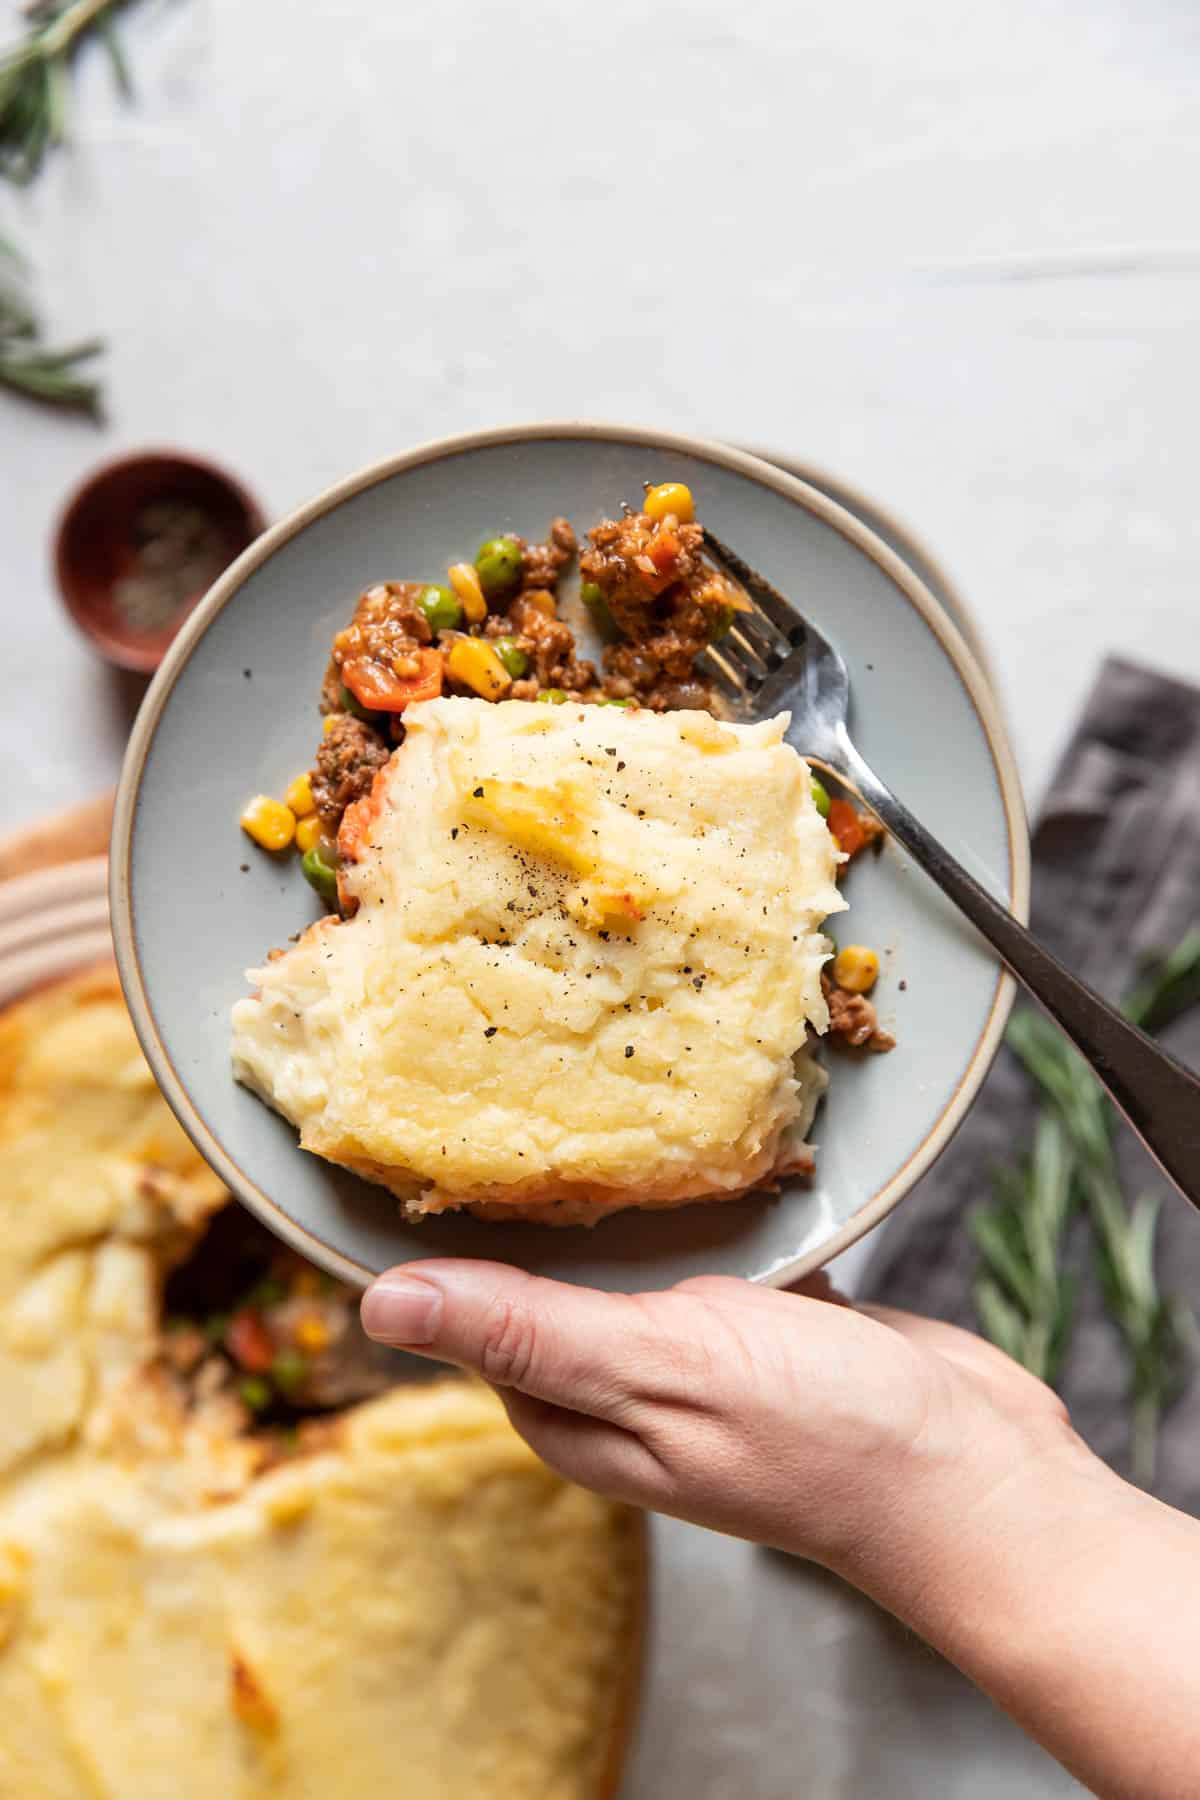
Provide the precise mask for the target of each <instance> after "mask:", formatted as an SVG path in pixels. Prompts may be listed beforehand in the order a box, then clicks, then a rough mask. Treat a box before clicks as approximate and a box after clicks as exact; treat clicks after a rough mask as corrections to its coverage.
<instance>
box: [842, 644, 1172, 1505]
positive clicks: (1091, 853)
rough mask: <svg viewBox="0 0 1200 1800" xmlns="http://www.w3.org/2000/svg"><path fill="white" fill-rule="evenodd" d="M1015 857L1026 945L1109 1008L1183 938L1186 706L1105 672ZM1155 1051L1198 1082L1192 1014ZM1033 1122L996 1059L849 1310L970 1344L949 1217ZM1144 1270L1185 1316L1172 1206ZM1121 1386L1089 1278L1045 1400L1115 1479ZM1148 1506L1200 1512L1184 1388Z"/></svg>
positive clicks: (1145, 1177) (1004, 1063)
mask: <svg viewBox="0 0 1200 1800" xmlns="http://www.w3.org/2000/svg"><path fill="white" fill-rule="evenodd" d="M1033 853H1034V855H1033V867H1034V877H1033V928H1034V930H1035V931H1036V932H1037V934H1038V936H1039V937H1040V938H1042V940H1043V941H1044V942H1045V943H1046V944H1047V945H1048V946H1049V948H1050V949H1052V950H1053V951H1054V952H1055V953H1056V954H1057V955H1058V956H1060V957H1061V958H1062V959H1063V961H1064V962H1065V963H1066V964H1067V966H1068V967H1069V968H1071V969H1073V970H1074V971H1075V972H1076V973H1077V974H1079V975H1081V976H1082V977H1083V978H1084V979H1085V980H1086V981H1088V982H1090V983H1091V984H1092V986H1093V987H1095V988H1097V989H1098V990H1099V991H1100V992H1101V993H1102V994H1104V995H1105V996H1106V997H1107V998H1110V999H1117V998H1119V997H1120V996H1121V995H1122V994H1123V993H1124V992H1125V991H1126V990H1127V989H1128V988H1129V987H1130V986H1131V984H1132V981H1133V979H1134V977H1135V974H1136V971H1137V966H1138V963H1139V960H1140V959H1141V958H1143V957H1145V956H1147V955H1150V954H1154V953H1157V952H1162V951H1166V950H1171V949H1173V948H1174V947H1175V945H1176V944H1177V943H1178V942H1179V941H1180V939H1181V938H1182V937H1183V936H1184V935H1185V933H1186V932H1187V931H1188V930H1189V929H1190V928H1191V927H1192V926H1194V925H1196V924H1197V923H1198V922H1200V690H1197V689H1195V688H1192V687H1188V686H1185V685H1184V684H1183V683H1182V682H1178V681H1173V680H1171V679H1169V678H1168V677H1167V676H1165V675H1158V674H1154V673H1152V672H1151V671H1150V670H1147V669H1142V668H1139V667H1136V666H1135V665H1133V664H1131V663H1127V662H1121V661H1115V660H1114V661H1111V662H1108V663H1107V664H1106V665H1105V666H1104V668H1103V670H1102V671H1101V674H1100V677H1099V679H1098V680H1097V682H1096V685H1095V687H1094V688H1093V690H1092V693H1091V696H1090V698H1089V700H1088V703H1087V706H1086V708H1085V710H1084V714H1083V717H1082V719H1081V720H1080V722H1079V725H1078V727H1077V729H1076V731H1075V734H1074V736H1073V737H1072V739H1071V742H1070V744H1069V746H1068V748H1067V751H1066V754H1065V755H1064V757H1063V759H1062V763H1061V765H1060V767H1059V769H1058V773H1057V775H1056V776H1055V779H1054V782H1053V784H1052V787H1051V791H1050V795H1049V798H1048V799H1047V801H1046V805H1045V808H1044V810H1043V813H1042V817H1041V820H1040V822H1039V824H1038V827H1037V831H1036V833H1035V835H1034V840H1033ZM1018 1004H1020V1002H1018ZM1162 1042H1163V1043H1164V1044H1166V1045H1167V1046H1168V1047H1169V1048H1170V1049H1171V1050H1172V1051H1173V1052H1174V1054H1175V1055H1176V1056H1178V1057H1179V1058H1180V1059H1181V1060H1182V1061H1184V1062H1186V1063H1188V1064H1189V1066H1191V1067H1193V1068H1200V1009H1195V1010H1193V1011H1191V1012H1189V1013H1187V1014H1185V1015H1184V1016H1183V1017H1182V1018H1181V1019H1179V1020H1178V1021H1176V1023H1175V1024H1174V1025H1173V1026H1171V1027H1170V1028H1169V1029H1168V1030H1167V1031H1166V1032H1165V1033H1164V1034H1163V1036H1162ZM901 1054H903V1052H902V1051H901ZM1034 1111H1035V1107H1034V1103H1033V1101H1032V1099H1031V1096H1030V1090H1029V1085H1028V1083H1027V1080H1026V1078H1025V1076H1024V1074H1023V1073H1022V1072H1021V1069H1020V1067H1019V1066H1018V1064H1017V1063H1016V1061H1015V1059H1014V1058H1013V1057H1012V1055H1011V1054H1010V1053H1009V1052H1008V1051H1007V1050H1002V1051H1001V1053H1000V1055H999V1057H998V1058H997V1060H996V1063H995V1066H994V1067H993V1069H992V1071H991V1073H990V1074H989V1076H988V1079H987V1081H986V1082H985V1084H984V1087H983V1090H982V1092H981V1094H980V1096H979V1099H978V1101H977V1103H976V1105H975V1107H974V1108H973V1110H972V1112H971V1114H970V1116H969V1118H968V1119H967V1121H966V1123H965V1124H964V1125H963V1127H962V1129H961V1131H960V1132H959V1134H958V1136H957V1137H956V1138H955V1140H954V1142H953V1144H952V1145H951V1146H950V1148H949V1149H948V1150H947V1151H946V1153H945V1155H944V1156H943V1157H942V1158H941V1160H940V1162H938V1164H937V1165H936V1167H935V1168H934V1169H933V1170H931V1172H930V1174H929V1175H928V1176H927V1177H926V1178H925V1180H924V1181H923V1182H922V1183H921V1184H920V1185H919V1187H917V1188H916V1189H914V1191H913V1192H912V1193H911V1194H910V1195H909V1196H908V1197H907V1199H905V1200H904V1201H903V1202H902V1204H901V1205H900V1206H899V1207H898V1208H897V1211H896V1212H895V1214H894V1215H893V1217H892V1219H891V1220H890V1221H889V1222H888V1225H887V1228H886V1230H885V1232H884V1234H883V1236H882V1238H881V1241H880V1247H879V1249H878V1250H877V1252H876V1254H875V1256H874V1258H873V1259H872V1261H871V1262H870V1264H869V1265H868V1267H867V1269H866V1271H865V1277H864V1280H863V1282H862V1284H861V1289H860V1291H861V1293H862V1294H863V1296H864V1297H865V1298H869V1299H872V1300H877V1301H883V1302H886V1303H887V1304H889V1305H892V1306H901V1307H907V1308H909V1309H910V1310H911V1311H914V1312H922V1313H926V1314H929V1315H932V1316H934V1317H936V1318H940V1319H949V1320H952V1321H953V1322H954V1323H955V1324H959V1325H965V1326H967V1327H969V1328H970V1329H973V1330H977V1329H978V1321H977V1319H976V1317H975V1312H974V1307H973V1305H972V1300H971V1284H972V1279H973V1277H974V1273H975V1268H976V1253H975V1249H974V1246H973V1244H972V1242H971V1239H970V1237H969V1235H968V1233H967V1230H966V1227H965V1219H966V1215H967V1213H968V1211H969V1210H970V1209H971V1208H972V1206H974V1205H976V1204H978V1203H981V1202H983V1201H986V1200H988V1199H990V1197H991V1180H990V1171H991V1169H992V1168H993V1167H995V1166H996V1164H998V1163H1003V1162H1011V1161H1013V1160H1014V1159H1015V1158H1016V1157H1017V1156H1018V1155H1019V1154H1020V1153H1021V1152H1023V1151H1024V1150H1025V1149H1026V1148H1027V1146H1028V1143H1029V1135H1030V1130H1031V1125H1032V1120H1033V1116H1034ZM1119 1135H1120V1160H1121V1165H1122V1174H1123V1176H1124V1178H1125V1181H1126V1183H1127V1192H1128V1193H1129V1194H1130V1195H1133V1194H1136V1193H1138V1192H1140V1191H1142V1190H1143V1189H1146V1188H1152V1187H1162V1186H1164V1185H1165V1184H1164V1183H1163V1181H1162V1177H1161V1176H1159V1174H1158V1173H1157V1171H1156V1170H1155V1168H1154V1165H1153V1164H1152V1163H1151V1161H1150V1159H1149V1158H1148V1157H1147V1156H1146V1154H1145V1152H1144V1151H1143V1150H1142V1149H1141V1147H1140V1146H1139V1145H1138V1144H1137V1143H1136V1142H1135V1141H1134V1139H1133V1137H1132V1134H1131V1133H1130V1132H1129V1131H1127V1130H1125V1129H1124V1128H1122V1129H1121V1131H1120V1134H1119ZM1085 1266H1086V1265H1085ZM1158 1269H1159V1273H1160V1280H1161V1282H1162V1285H1163V1286H1164V1288H1167V1289H1170V1290H1173V1291H1175V1292H1179V1293H1181V1294H1183V1295H1184V1296H1186V1297H1187V1298H1188V1299H1189V1300H1191V1301H1192V1303H1193V1304H1194V1305H1196V1306H1197V1309H1198V1310H1200V1213H1197V1212H1195V1211H1193V1209H1192V1208H1191V1207H1189V1206H1188V1205H1187V1203H1186V1202H1185V1201H1183V1200H1181V1199H1179V1197H1178V1196H1177V1195H1175V1194H1174V1193H1173V1192H1168V1193H1167V1195H1166V1198H1165V1201H1164V1204H1163V1208H1162V1212H1161V1214H1160V1219H1159V1232H1158ZM1126 1381H1127V1374H1126V1364H1125V1360H1124V1353H1123V1350H1122V1348H1121V1345H1120V1342H1119V1340H1118V1338H1117V1337H1116V1335H1115V1333H1114V1331H1113V1329H1112V1327H1111V1326H1110V1324H1109V1323H1108V1321H1107V1318H1106V1316H1105V1313H1104V1308H1103V1303H1102V1300H1101V1296H1100V1291H1099V1287H1098V1284H1097V1282H1096V1280H1095V1277H1094V1274H1092V1273H1091V1271H1090V1269H1089V1271H1088V1278H1087V1280H1086V1283H1085V1284H1084V1286H1083V1291H1082V1292H1081V1293H1080V1296H1079V1299H1078V1301H1077V1303H1076V1326H1075V1332H1074V1337H1073V1341H1072V1345H1071V1348H1070V1351H1069V1353H1068V1357H1067V1360H1066V1362H1065V1364H1064V1367H1063V1371H1062V1374H1061V1376H1060V1381H1059V1386H1060V1388H1061V1390H1062V1392H1063V1395H1064V1397H1065V1399H1066V1401H1067V1404H1068V1405H1069V1407H1070V1409H1071V1416H1072V1418H1073V1420H1074V1422H1075V1424H1076V1426H1077V1428H1078V1429H1079V1430H1080V1431H1081V1432H1082V1434H1083V1436H1084V1437H1085V1438H1086V1439H1087V1440H1088V1442H1089V1443H1090V1444H1091V1445H1092V1447H1093V1448H1094V1449H1095V1450H1096V1451H1097V1452H1098V1453H1099V1454H1100V1455H1101V1456H1103V1457H1104V1458H1105V1459H1106V1460H1107V1461H1109V1462H1111V1463H1112V1464H1113V1465H1114V1466H1116V1467H1118V1468H1121V1469H1124V1468H1125V1467H1126V1456H1125V1450H1126V1442H1127V1429H1126V1409H1125V1405H1124V1393H1125V1387H1126ZM1155 1491H1156V1492H1157V1493H1158V1494H1160V1495H1161V1496H1162V1498H1163V1499H1165V1500H1168V1501H1170V1502H1171V1503H1172V1504H1173V1505H1176V1506H1180V1507H1184V1508H1186V1509H1187V1510H1188V1511H1190V1512H1200V1380H1197V1379H1192V1380H1191V1381H1190V1382H1189V1385H1188V1388H1187V1391H1186V1392H1185V1393H1184V1395H1183V1396H1182V1398H1181V1399H1180V1400H1179V1401H1178V1402H1177V1403H1176V1405H1175V1406H1174V1408H1173V1409H1172V1410H1171V1412H1170V1413H1169V1414H1168V1417H1167V1420H1166V1423H1165V1426H1164V1428H1163V1431H1162V1434H1161V1438H1160V1448H1159V1464H1158V1477H1157V1480H1156V1482H1155Z"/></svg>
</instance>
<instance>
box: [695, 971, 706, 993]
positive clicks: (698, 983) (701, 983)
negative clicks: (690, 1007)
mask: <svg viewBox="0 0 1200 1800" xmlns="http://www.w3.org/2000/svg"><path fill="white" fill-rule="evenodd" d="M692 986H693V987H694V988H695V990H696V992H697V993H699V992H700V989H701V988H702V987H703V986H704V977H703V975H697V977H696V979H695V980H694V981H693V983H692Z"/></svg>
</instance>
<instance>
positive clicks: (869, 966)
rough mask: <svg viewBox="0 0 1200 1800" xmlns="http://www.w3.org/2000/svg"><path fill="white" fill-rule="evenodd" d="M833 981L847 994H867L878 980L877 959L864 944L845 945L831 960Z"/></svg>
mask: <svg viewBox="0 0 1200 1800" xmlns="http://www.w3.org/2000/svg"><path fill="white" fill-rule="evenodd" d="M833 979H834V981H835V982H836V983H837V985H838V986H839V987H840V988H844V989H845V991H846V992H847V993H848V994H869V993H870V991H871V989H872V988H873V987H874V986H875V983H876V982H877V981H878V980H879V958H878V957H877V956H876V954H875V952H874V951H873V950H868V949H867V947H866V945H865V944H847V945H846V948H845V949H844V950H839V951H838V953H837V955H836V956H835V957H834V959H833Z"/></svg>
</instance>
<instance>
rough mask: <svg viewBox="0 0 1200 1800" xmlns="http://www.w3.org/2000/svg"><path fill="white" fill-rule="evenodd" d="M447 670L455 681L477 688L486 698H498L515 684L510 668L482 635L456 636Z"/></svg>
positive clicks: (447, 662)
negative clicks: (475, 636) (473, 636)
mask: <svg viewBox="0 0 1200 1800" xmlns="http://www.w3.org/2000/svg"><path fill="white" fill-rule="evenodd" d="M446 670H447V673H448V674H450V675H452V676H453V677H454V679H455V681H461V682H462V683H463V685H464V686H465V687H469V688H474V690H475V692H476V693H477V694H481V695H482V696H483V698H484V699H485V700H499V699H500V698H501V697H502V695H504V694H507V692H508V690H509V688H510V687H511V686H512V677H511V676H510V675H509V673H508V670H507V669H506V668H505V667H504V664H503V663H502V662H501V661H500V658H499V657H498V656H497V655H496V652H495V651H494V650H493V649H492V646H491V645H490V644H485V643H484V641H483V639H482V638H472V637H460V638H455V640H454V642H453V644H452V645H451V646H450V654H449V655H448V656H447V658H446Z"/></svg>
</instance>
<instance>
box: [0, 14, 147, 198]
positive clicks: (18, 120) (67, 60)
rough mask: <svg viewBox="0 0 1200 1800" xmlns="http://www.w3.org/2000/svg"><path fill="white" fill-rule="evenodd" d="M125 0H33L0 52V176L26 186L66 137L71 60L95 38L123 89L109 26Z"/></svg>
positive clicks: (124, 74)
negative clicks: (13, 39) (13, 38)
mask: <svg viewBox="0 0 1200 1800" xmlns="http://www.w3.org/2000/svg"><path fill="white" fill-rule="evenodd" d="M127 3H128V0H34V3H33V4H32V5H29V6H27V7H26V8H25V17H26V19H27V20H28V21H29V29H28V30H27V32H26V34H25V36H24V37H23V38H22V39H21V41H20V43H18V44H14V45H13V47H12V49H10V50H7V51H5V53H4V54H3V55H2V56H0V174H2V175H4V176H5V177H7V179H8V180H9V181H15V182H17V183H18V184H19V185H20V186H22V187H25V186H27V185H28V184H29V182H31V181H32V180H33V178H34V176H35V175H36V174H37V173H38V171H39V170H40V169H41V167H42V165H43V163H44V162H45V160H46V157H47V156H48V155H49V153H50V151H51V150H53V149H54V148H55V147H56V146H57V145H58V144H61V143H62V141H63V139H64V137H65V136H66V130H67V114H68V110H69V103H70V87H71V82H70V76H71V64H72V61H73V60H74V57H75V54H76V51H77V50H78V49H79V47H80V45H81V44H82V43H83V42H84V41H85V40H86V39H88V38H92V37H95V38H97V39H99V41H100V42H101V43H102V44H103V45H104V46H105V48H106V49H107V51H108V55H109V61H110V62H111V64H112V69H113V75H114V78H115V80H116V82H117V86H118V87H119V88H120V90H121V92H122V93H124V94H128V93H129V92H130V81H129V70H128V67H127V65H126V62H125V59H124V56H123V55H122V53H121V48H120V45H119V43H118V42H117V37H116V33H115V31H114V29H113V20H114V17H115V15H116V14H117V13H118V12H119V11H120V10H121V8H122V7H123V6H124V5H126V4H127Z"/></svg>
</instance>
